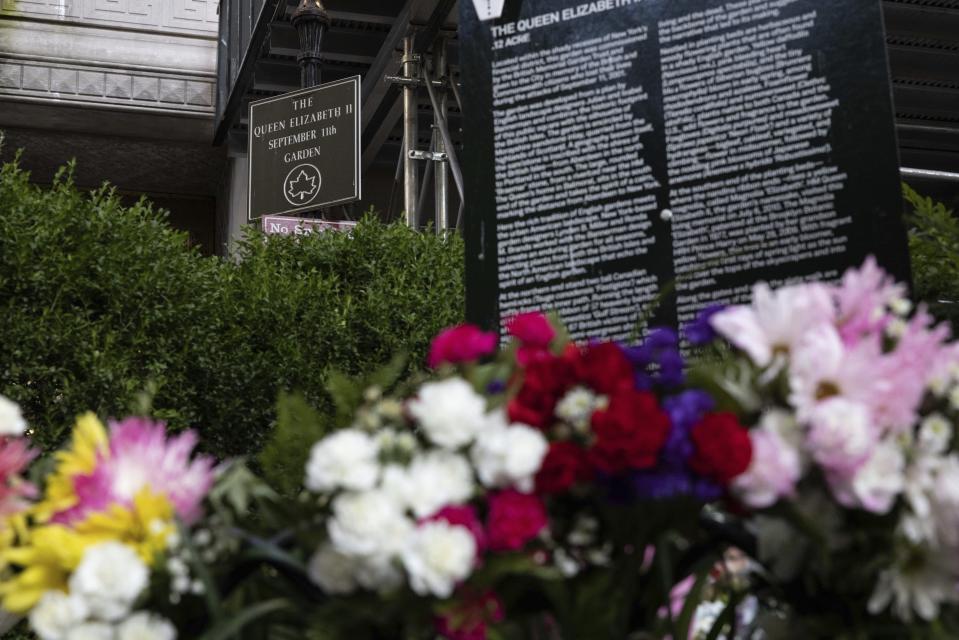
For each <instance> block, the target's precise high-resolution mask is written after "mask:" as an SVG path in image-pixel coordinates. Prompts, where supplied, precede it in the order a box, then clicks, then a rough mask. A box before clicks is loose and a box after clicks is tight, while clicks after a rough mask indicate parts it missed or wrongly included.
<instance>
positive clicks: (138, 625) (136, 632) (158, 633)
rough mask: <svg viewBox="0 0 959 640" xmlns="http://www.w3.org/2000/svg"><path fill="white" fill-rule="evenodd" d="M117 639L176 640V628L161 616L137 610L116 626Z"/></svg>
mask: <svg viewBox="0 0 959 640" xmlns="http://www.w3.org/2000/svg"><path fill="white" fill-rule="evenodd" d="M117 640H176V628H175V627H174V626H173V624H171V623H170V621H169V620H167V619H166V618H164V617H163V616H158V615H155V614H152V613H148V612H146V611H138V612H136V613H134V614H133V615H132V616H130V617H129V618H127V619H126V620H124V621H123V622H121V623H120V625H119V626H118V627H117Z"/></svg>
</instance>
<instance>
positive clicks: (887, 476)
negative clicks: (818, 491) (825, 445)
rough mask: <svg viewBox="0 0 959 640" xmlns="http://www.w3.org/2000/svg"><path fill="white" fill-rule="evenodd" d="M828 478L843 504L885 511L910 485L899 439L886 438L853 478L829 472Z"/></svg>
mask: <svg viewBox="0 0 959 640" xmlns="http://www.w3.org/2000/svg"><path fill="white" fill-rule="evenodd" d="M826 480H827V481H828V483H829V486H830V489H832V493H833V496H835V498H836V500H837V501H838V502H839V503H840V504H841V505H843V506H846V507H850V508H860V509H865V510H866V511H869V512H871V513H878V514H885V513H888V512H889V510H890V509H892V506H893V504H895V502H896V498H897V497H898V496H899V495H900V494H901V493H902V492H903V491H904V490H905V488H906V458H905V455H903V452H902V450H901V449H900V448H899V446H898V445H897V444H896V443H895V442H893V441H891V440H884V441H882V442H880V443H879V444H878V445H877V446H876V447H875V449H874V450H873V452H872V455H871V456H870V457H869V459H868V460H867V461H866V462H865V463H864V464H863V465H862V466H861V467H859V469H858V470H857V471H856V472H855V473H854V474H853V475H852V476H851V477H847V476H844V475H841V474H827V475H826Z"/></svg>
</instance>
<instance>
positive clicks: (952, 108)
mask: <svg viewBox="0 0 959 640" xmlns="http://www.w3.org/2000/svg"><path fill="white" fill-rule="evenodd" d="M883 9H884V13H885V19H886V41H887V43H888V45H889V67H890V72H891V75H892V83H893V99H894V102H895V107H896V124H897V128H898V132H899V145H900V152H901V155H902V162H903V165H905V166H909V167H916V168H921V169H937V170H941V171H953V172H959V0H884V1H883Z"/></svg>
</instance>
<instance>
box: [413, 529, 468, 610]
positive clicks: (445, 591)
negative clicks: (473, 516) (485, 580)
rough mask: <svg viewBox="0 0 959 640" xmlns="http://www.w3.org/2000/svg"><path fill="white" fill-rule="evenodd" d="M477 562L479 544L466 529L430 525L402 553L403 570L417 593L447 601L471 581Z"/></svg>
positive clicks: (417, 534) (414, 535) (420, 531)
mask: <svg viewBox="0 0 959 640" xmlns="http://www.w3.org/2000/svg"><path fill="white" fill-rule="evenodd" d="M475 561H476V540H475V539H474V538H473V534H471V533H470V532H469V530H467V529H466V528H465V527H460V526H457V525H451V524H449V523H447V522H439V521H437V522H427V523H425V524H423V525H422V526H421V527H419V528H418V529H417V530H416V532H415V533H414V534H413V536H412V538H411V539H410V544H409V545H407V548H406V550H405V551H404V552H403V566H404V567H406V572H407V573H408V574H409V578H410V587H412V589H413V591H415V592H416V593H418V594H420V595H422V596H425V595H434V596H437V597H439V598H448V597H450V596H451V595H452V594H453V589H454V588H455V587H456V585H457V583H459V582H461V581H463V580H465V579H466V578H467V577H469V575H470V573H471V572H472V569H473V564H474V562H475Z"/></svg>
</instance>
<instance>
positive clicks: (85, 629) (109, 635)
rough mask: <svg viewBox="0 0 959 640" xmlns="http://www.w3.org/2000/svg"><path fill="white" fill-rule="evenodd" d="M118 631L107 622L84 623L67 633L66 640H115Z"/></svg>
mask: <svg viewBox="0 0 959 640" xmlns="http://www.w3.org/2000/svg"><path fill="white" fill-rule="evenodd" d="M116 637H117V636H116V631H115V630H114V628H113V625H112V624H109V623H107V622H84V623H83V624H81V625H79V626H76V627H73V628H72V629H70V631H69V632H67V635H66V636H65V638H64V640H115V639H116Z"/></svg>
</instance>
